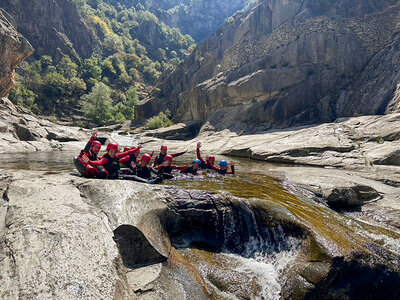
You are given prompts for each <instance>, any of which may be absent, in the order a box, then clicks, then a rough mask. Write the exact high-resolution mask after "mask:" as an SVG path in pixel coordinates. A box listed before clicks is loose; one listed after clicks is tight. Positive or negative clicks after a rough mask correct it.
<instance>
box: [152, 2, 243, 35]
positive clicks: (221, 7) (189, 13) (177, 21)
mask: <svg viewBox="0 0 400 300" xmlns="http://www.w3.org/2000/svg"><path fill="white" fill-rule="evenodd" d="M153 2H156V5H158V6H160V7H161V8H162V9H164V10H165V12H163V13H160V12H159V13H158V15H159V16H160V18H161V20H162V21H164V22H165V23H166V24H168V25H169V26H171V27H177V28H180V29H181V31H182V33H184V34H189V35H190V36H192V37H193V38H194V40H195V41H197V42H201V41H203V40H205V39H206V38H208V37H209V36H210V35H211V34H213V33H214V32H215V31H216V30H217V29H218V27H219V26H221V25H222V24H223V22H225V20H226V19H227V18H229V17H231V16H233V15H234V14H235V13H236V12H237V11H239V10H242V9H244V8H245V7H246V5H247V4H248V2H249V0H233V1H223V0H222V1H221V0H205V1H190V0H183V1H182V0H181V1H153Z"/></svg>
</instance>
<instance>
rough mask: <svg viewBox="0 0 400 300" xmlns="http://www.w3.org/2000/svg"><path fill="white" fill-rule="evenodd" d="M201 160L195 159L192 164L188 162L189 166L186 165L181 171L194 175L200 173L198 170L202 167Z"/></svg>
mask: <svg viewBox="0 0 400 300" xmlns="http://www.w3.org/2000/svg"><path fill="white" fill-rule="evenodd" d="M200 165H201V161H200V159H195V160H194V161H193V163H192V165H191V166H190V164H189V163H187V166H185V167H184V168H183V169H182V170H181V173H183V174H192V175H199V173H198V170H199V168H200Z"/></svg>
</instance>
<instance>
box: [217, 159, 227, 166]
mask: <svg viewBox="0 0 400 300" xmlns="http://www.w3.org/2000/svg"><path fill="white" fill-rule="evenodd" d="M219 166H220V167H227V166H228V162H227V161H226V160H221V161H220V162H219Z"/></svg>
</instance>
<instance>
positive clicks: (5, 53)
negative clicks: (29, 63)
mask: <svg viewBox="0 0 400 300" xmlns="http://www.w3.org/2000/svg"><path fill="white" fill-rule="evenodd" d="M16 28H17V26H16V24H15V21H14V20H13V19H12V18H11V16H10V15H9V14H7V13H6V12H5V11H3V10H2V9H0V98H1V97H7V96H8V93H9V92H10V90H11V89H12V88H13V87H14V84H15V82H14V77H15V71H14V69H15V67H16V66H17V65H18V64H19V63H20V62H21V61H23V60H24V59H25V58H26V57H28V56H29V55H31V54H32V53H33V48H32V46H31V45H30V44H29V42H28V41H27V40H26V39H25V38H24V37H23V36H22V35H21V34H19V33H18V32H17V29H16Z"/></svg>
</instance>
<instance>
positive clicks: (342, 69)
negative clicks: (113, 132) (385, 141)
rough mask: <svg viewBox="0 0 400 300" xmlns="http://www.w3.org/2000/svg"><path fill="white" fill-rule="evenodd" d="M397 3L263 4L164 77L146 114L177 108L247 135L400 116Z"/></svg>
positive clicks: (177, 113)
mask: <svg viewBox="0 0 400 300" xmlns="http://www.w3.org/2000/svg"><path fill="white" fill-rule="evenodd" d="M397 3H398V1H393V0H392V1H384V0H383V1H352V2H351V3H350V2H349V1H336V2H334V1H314V0H306V1H300V0H292V1H278V0H276V1H275V0H268V1H267V0H265V1H260V3H259V4H258V5H257V7H255V8H254V9H253V10H251V11H247V12H243V13H241V14H238V15H237V16H236V17H235V18H234V20H231V21H229V22H227V23H226V24H224V25H223V26H222V27H221V28H220V29H219V30H218V31H217V32H216V33H215V34H214V35H213V36H212V37H210V38H209V39H208V40H206V41H205V42H204V43H202V44H201V45H200V46H198V47H197V48H196V49H195V51H194V52H193V53H192V55H190V56H189V57H188V58H187V59H186V60H185V62H184V63H183V64H181V65H180V66H179V67H178V68H177V69H176V70H175V71H174V72H173V73H171V74H170V75H169V76H166V77H164V78H163V79H162V80H161V81H160V83H159V86H158V87H159V89H158V91H157V92H155V93H153V95H152V96H151V97H149V98H148V99H146V100H145V101H143V102H142V103H140V104H139V106H138V107H137V110H136V114H137V117H138V118H141V119H144V118H148V117H150V116H152V115H154V114H156V113H158V112H160V111H164V110H165V109H167V108H168V109H170V110H171V112H172V115H173V118H174V120H175V121H191V120H197V121H199V122H200V123H204V122H206V121H209V122H210V123H211V125H213V126H214V128H215V129H217V130H218V129H223V128H230V129H232V130H236V131H238V132H239V131H247V130H248V131H255V130H265V129H269V128H271V127H274V128H282V127H290V126H295V125H306V124H312V123H321V122H332V121H333V120H335V119H336V118H338V117H342V116H353V115H355V114H384V113H388V112H396V111H398V110H399V104H398V101H399V96H398V95H399V88H398V87H397V85H398V83H399V81H400V73H399V71H398V70H399V67H400V60H399V57H400V56H399V47H400V36H399V31H400V25H399V24H400V23H399V21H400V5H399V4H397ZM396 95H397V96H396Z"/></svg>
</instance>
